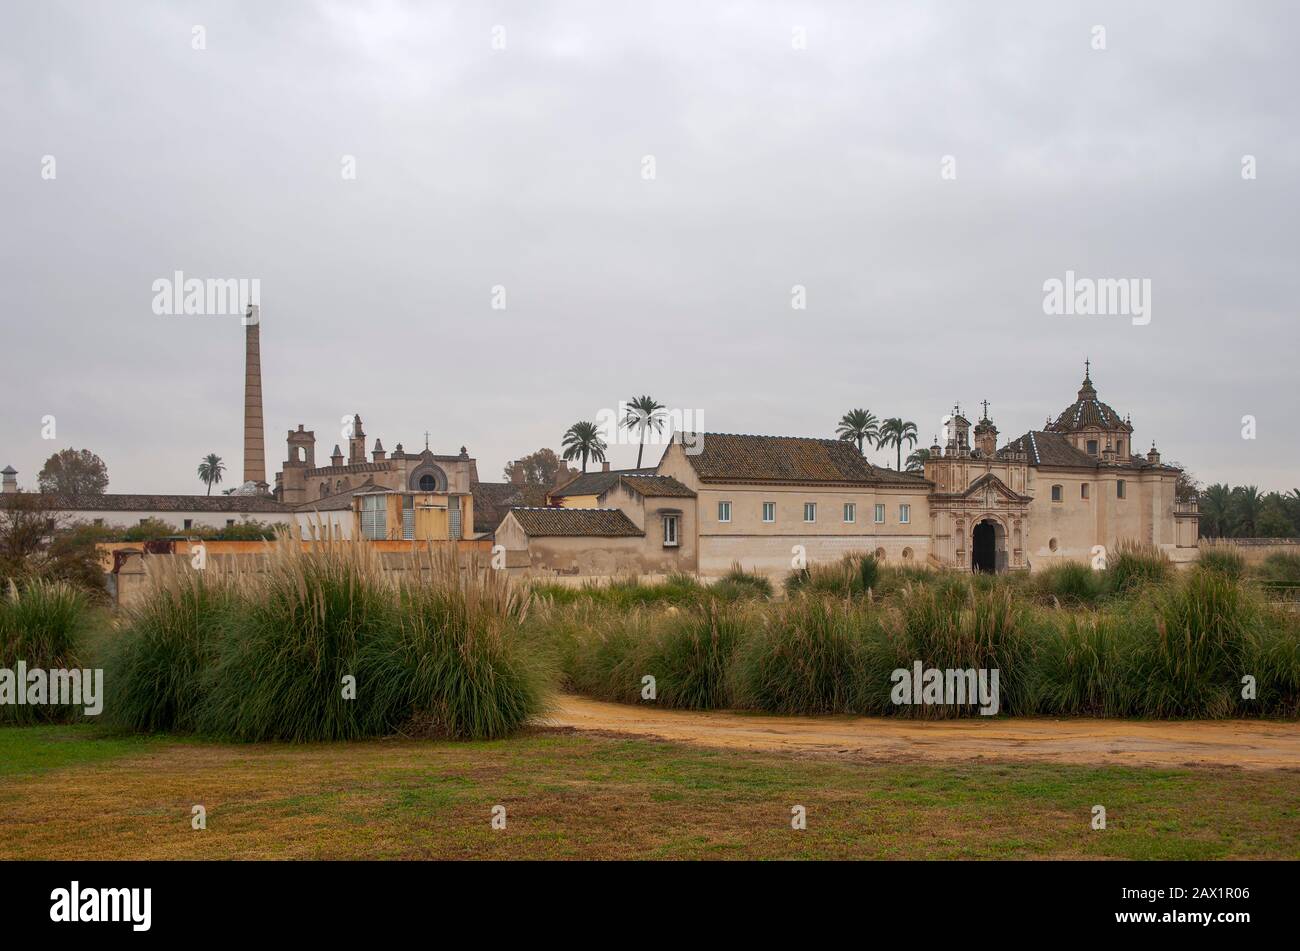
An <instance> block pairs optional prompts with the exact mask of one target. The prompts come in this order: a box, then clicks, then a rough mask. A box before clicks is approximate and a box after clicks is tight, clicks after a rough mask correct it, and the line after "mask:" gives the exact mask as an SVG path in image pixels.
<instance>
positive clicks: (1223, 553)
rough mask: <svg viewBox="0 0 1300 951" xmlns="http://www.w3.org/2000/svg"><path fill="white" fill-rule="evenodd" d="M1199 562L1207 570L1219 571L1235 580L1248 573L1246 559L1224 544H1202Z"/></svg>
mask: <svg viewBox="0 0 1300 951" xmlns="http://www.w3.org/2000/svg"><path fill="white" fill-rule="evenodd" d="M1198 564H1199V565H1200V566H1201V567H1202V568H1204V569H1205V570H1207V571H1217V572H1218V573H1219V574H1221V575H1224V576H1226V577H1228V578H1232V579H1233V580H1234V581H1236V580H1238V579H1240V578H1242V577H1244V576H1245V574H1246V559H1245V558H1243V557H1241V555H1240V554H1239V553H1237V552H1236V551H1233V550H1232V549H1231V548H1225V547H1223V546H1222V545H1203V546H1201V556H1200V560H1199V561H1198Z"/></svg>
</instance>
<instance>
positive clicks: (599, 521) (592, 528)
mask: <svg viewBox="0 0 1300 951" xmlns="http://www.w3.org/2000/svg"><path fill="white" fill-rule="evenodd" d="M509 514H510V517H512V518H514V520H515V521H516V522H518V523H519V527H520V528H522V529H523V530H524V533H525V534H526V535H528V536H529V537H531V538H545V537H548V536H550V537H554V536H590V537H599V538H621V537H628V536H635V535H644V534H645V532H643V531H641V529H639V528H637V527H636V523H635V522H633V521H632V520H631V519H630V518H628V517H627V516H626V515H625V514H623V512H622V510H620V509H560V508H512V509H511V510H510V513H509Z"/></svg>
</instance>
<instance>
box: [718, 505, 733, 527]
mask: <svg viewBox="0 0 1300 951" xmlns="http://www.w3.org/2000/svg"><path fill="white" fill-rule="evenodd" d="M718 521H719V522H730V521H731V503H730V502H719V503H718Z"/></svg>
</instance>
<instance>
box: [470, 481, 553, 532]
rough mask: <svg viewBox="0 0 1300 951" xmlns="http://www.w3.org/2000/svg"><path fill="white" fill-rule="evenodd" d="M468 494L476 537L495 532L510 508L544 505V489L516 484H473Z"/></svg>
mask: <svg viewBox="0 0 1300 951" xmlns="http://www.w3.org/2000/svg"><path fill="white" fill-rule="evenodd" d="M470 494H471V495H473V496H474V532H475V534H478V535H486V534H489V533H491V532H495V531H496V530H497V526H498V525H500V524H501V520H502V519H503V518H505V517H506V513H507V512H509V511H510V509H511V507H512V506H516V505H518V506H537V507H540V506H542V505H544V504H545V503H546V490H545V489H544V488H542V487H541V486H538V485H520V484H519V483H516V482H475V483H474V484H473V485H472V486H470Z"/></svg>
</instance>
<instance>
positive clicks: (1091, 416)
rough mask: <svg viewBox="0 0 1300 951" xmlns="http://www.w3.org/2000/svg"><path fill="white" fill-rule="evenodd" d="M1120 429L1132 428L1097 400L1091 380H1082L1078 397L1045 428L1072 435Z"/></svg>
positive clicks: (1117, 414)
mask: <svg viewBox="0 0 1300 951" xmlns="http://www.w3.org/2000/svg"><path fill="white" fill-rule="evenodd" d="M1095 428H1099V429H1121V430H1124V431H1125V432H1130V433H1131V432H1132V431H1133V427H1132V426H1130V425H1129V424H1128V423H1126V422H1125V421H1124V419H1123V418H1122V417H1121V416H1120V415H1119V413H1117V412H1115V411H1114V410H1113V409H1111V408H1110V407H1109V406H1107V405H1106V404H1105V403H1103V402H1101V401H1100V400H1098V399H1097V391H1096V389H1094V388H1093V385H1092V380H1091V379H1090V378H1088V377H1086V376H1085V377H1084V378H1083V386H1082V387H1081V388H1080V390H1079V397H1078V399H1076V400H1075V401H1074V402H1073V403H1071V404H1070V405H1069V406H1067V407H1066V408H1065V409H1064V410H1062V411H1061V415H1059V416H1057V417H1056V421H1055V422H1054V423H1052V424H1051V425H1050V426H1048V427H1047V429H1048V431H1049V432H1054V433H1073V432H1078V431H1079V430H1081V429H1095Z"/></svg>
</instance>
